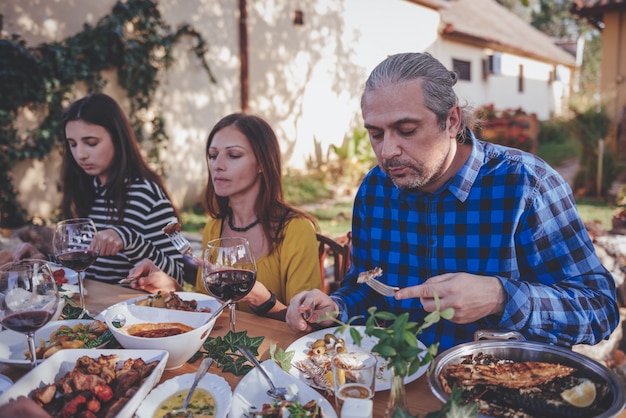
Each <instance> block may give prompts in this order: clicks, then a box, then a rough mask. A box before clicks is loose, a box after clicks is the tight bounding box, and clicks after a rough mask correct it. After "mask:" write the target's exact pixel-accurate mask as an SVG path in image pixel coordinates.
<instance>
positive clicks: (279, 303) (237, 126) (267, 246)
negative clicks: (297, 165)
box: [129, 113, 321, 320]
mask: <svg viewBox="0 0 626 418" xmlns="http://www.w3.org/2000/svg"><path fill="white" fill-rule="evenodd" d="M206 155H207V164H208V168H209V180H208V182H207V186H206V190H205V197H204V204H205V207H206V209H207V212H208V214H209V215H210V216H211V219H210V220H209V221H208V222H207V224H206V226H205V228H204V231H203V234H202V243H203V248H204V247H205V246H206V243H207V242H208V241H209V240H212V239H215V238H220V237H244V238H247V239H248V241H249V242H250V246H251V248H252V252H253V254H254V257H255V259H256V262H257V282H256V284H255V286H254V288H253V289H252V291H251V292H250V293H249V294H248V295H247V296H246V297H245V298H243V299H242V300H241V302H240V303H239V304H238V306H239V308H240V309H246V310H248V309H249V310H251V311H252V312H255V313H257V314H259V315H264V316H268V317H272V318H276V319H283V320H284V318H285V313H286V311H287V305H288V304H289V300H290V299H291V297H293V296H294V295H296V294H297V293H299V292H301V291H303V290H308V289H320V288H321V275H320V266H319V258H318V250H317V238H316V235H315V233H316V229H317V223H316V221H315V219H314V218H313V217H312V216H311V215H309V214H307V213H305V212H303V211H301V210H299V209H297V208H295V207H293V206H292V205H290V204H288V203H287V202H285V200H284V197H283V191H282V182H281V175H282V173H281V158H280V148H279V145H278V140H277V139H276V135H275V134H274V131H273V130H272V128H271V127H270V126H269V124H268V123H267V122H265V121H264V120H263V119H261V118H259V117H257V116H253V115H246V114H242V113H234V114H231V115H228V116H226V117H224V118H222V119H221V120H220V121H219V122H218V123H217V124H216V125H215V126H214V127H213V129H212V130H211V133H210V134H209V138H208V141H207V148H206ZM129 278H131V279H134V281H133V282H132V283H131V286H132V287H134V288H137V289H144V290H147V291H149V292H153V293H156V292H157V291H158V290H169V291H172V290H181V288H180V286H179V285H178V284H177V283H176V282H175V281H174V280H173V279H171V278H170V277H169V276H167V275H166V274H165V273H163V272H162V271H160V270H158V269H157V268H156V267H154V265H153V264H152V263H151V262H150V261H149V260H144V261H142V262H141V263H139V264H138V265H137V266H136V267H135V268H134V269H133V270H131V271H130V274H129ZM196 289H197V290H198V291H201V292H204V293H206V290H205V287H204V284H203V282H202V272H201V271H199V272H198V276H197V279H196Z"/></svg>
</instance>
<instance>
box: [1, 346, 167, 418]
mask: <svg viewBox="0 0 626 418" xmlns="http://www.w3.org/2000/svg"><path fill="white" fill-rule="evenodd" d="M112 354H117V356H118V358H119V361H118V368H120V367H121V366H122V363H123V362H124V361H125V360H128V359H138V358H141V359H143V360H144V361H145V362H146V363H149V362H151V361H158V362H159V363H158V365H157V367H156V368H155V369H154V370H152V373H150V375H149V376H148V377H147V378H146V380H144V382H143V384H142V385H141V386H140V387H139V389H137V392H135V394H134V395H133V397H132V398H130V399H129V400H128V402H127V403H126V405H124V407H123V408H122V409H121V410H120V411H119V413H118V414H117V415H116V418H130V417H132V415H133V413H134V412H135V410H136V409H137V408H138V407H139V405H140V404H141V401H142V400H143V399H144V398H145V397H146V395H148V392H150V390H151V389H152V388H153V387H154V386H155V385H156V384H157V383H158V382H159V380H160V379H161V375H162V374H163V370H164V369H165V363H166V362H167V357H168V353H167V351H162V350H83V349H76V350H74V349H70V350H61V351H59V352H57V353H56V354H54V355H53V356H51V357H50V358H48V359H46V360H45V361H44V362H43V363H41V364H40V365H39V366H37V367H36V368H35V369H33V370H31V371H30V372H28V373H27V374H26V375H24V377H22V378H21V379H20V380H18V381H17V382H15V384H14V385H13V386H12V387H11V388H10V389H9V390H7V391H6V392H4V393H3V394H2V395H0V405H3V404H5V403H7V402H9V400H11V399H16V398H17V397H18V396H28V395H29V394H30V393H31V392H32V391H33V390H34V389H37V388H40V387H43V386H45V385H49V384H51V383H53V382H57V381H58V380H59V379H60V378H61V377H63V376H65V374H66V373H67V372H69V371H71V370H72V369H73V368H74V366H75V364H76V360H78V359H79V358H80V357H82V356H89V357H91V358H95V359H97V358H98V357H100V355H112Z"/></svg>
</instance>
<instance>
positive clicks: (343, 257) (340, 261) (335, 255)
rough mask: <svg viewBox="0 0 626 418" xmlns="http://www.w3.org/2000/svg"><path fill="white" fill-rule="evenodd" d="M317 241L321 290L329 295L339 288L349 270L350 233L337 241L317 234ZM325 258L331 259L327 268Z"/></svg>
mask: <svg viewBox="0 0 626 418" xmlns="http://www.w3.org/2000/svg"><path fill="white" fill-rule="evenodd" d="M317 241H318V242H319V258H320V270H321V273H322V277H321V279H322V290H323V291H324V292H325V293H326V294H329V293H332V292H333V291H334V290H336V289H337V288H338V287H339V284H340V283H341V280H343V278H344V276H345V275H346V273H347V272H348V269H349V268H350V245H351V243H352V232H348V233H347V234H346V235H345V236H341V237H339V238H337V239H332V238H330V237H327V236H325V235H322V234H317ZM327 257H331V258H332V264H331V265H329V266H328V267H327V266H326V260H327ZM331 274H332V276H331Z"/></svg>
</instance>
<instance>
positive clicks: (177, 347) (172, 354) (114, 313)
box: [104, 305, 215, 370]
mask: <svg viewBox="0 0 626 418" xmlns="http://www.w3.org/2000/svg"><path fill="white" fill-rule="evenodd" d="M210 316H211V314H210V313H204V312H185V311H177V310H172V309H162V308H150V307H147V306H137V305H116V306H112V307H111V308H110V309H108V310H107V312H106V314H105V316H104V322H105V323H106V324H107V326H108V327H109V329H110V330H111V332H112V333H113V335H114V336H115V339H116V340H117V341H118V342H119V343H120V344H121V345H122V347H124V348H128V349H135V350H137V349H153V350H165V351H167V352H168V353H169V359H168V360H167V364H166V366H165V368H166V369H167V370H170V369H176V368H178V367H180V366H182V365H183V364H185V362H186V361H187V360H189V359H190V358H191V356H193V355H194V354H195V353H196V351H198V349H200V347H201V346H202V343H203V342H204V340H206V338H207V337H208V336H209V333H210V332H211V330H212V329H213V325H215V319H213V320H212V321H211V322H206V321H207V319H209V317H210ZM120 319H122V320H123V319H125V321H124V320H123V321H122V322H124V323H123V325H124V326H123V327H119V323H118V321H119V320H120ZM164 322H170V323H171V322H175V323H181V324H184V325H188V326H190V327H191V328H193V330H191V331H189V332H185V333H182V334H178V335H172V336H170V337H160V338H144V337H136V336H133V335H130V334H128V333H127V332H126V330H127V329H128V327H130V326H131V325H133V324H159V323H164ZM116 325H117V326H116Z"/></svg>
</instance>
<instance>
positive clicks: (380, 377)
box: [285, 325, 428, 392]
mask: <svg viewBox="0 0 626 418" xmlns="http://www.w3.org/2000/svg"><path fill="white" fill-rule="evenodd" d="M338 328H339V327H332V328H324V329H320V330H318V331H315V332H312V333H310V334H307V335H305V336H303V337H300V338H298V339H297V340H296V341H294V342H293V343H291V345H290V346H289V347H287V349H286V350H285V351H295V354H294V355H293V360H292V361H291V362H292V363H295V362H297V361H299V360H305V359H306V358H307V357H308V356H307V353H308V352H309V347H310V346H311V344H313V343H314V342H315V340H318V339H324V335H326V334H333V335H335V336H337V337H341V338H343V339H344V340H345V342H346V348H347V349H348V350H364V351H370V350H371V349H372V347H374V345H376V342H377V339H376V338H374V337H368V336H366V335H365V326H362V325H353V326H352V328H355V329H357V330H359V332H360V333H361V335H363V340H362V341H361V346H360V347H359V346H357V345H356V344H355V343H354V341H353V340H352V337H351V336H350V333H349V332H348V331H347V330H346V332H345V333H344V334H340V333H337V334H336V333H335V330H337V329H338ZM418 345H419V347H420V348H421V349H422V350H424V353H426V350H427V348H426V346H425V345H424V344H423V343H422V342H421V341H418ZM376 361H377V365H376V367H377V368H378V372H377V376H376V392H378V391H381V390H389V389H391V376H390V375H389V370H388V369H387V366H386V361H385V360H384V359H382V358H380V357H378V355H377V356H376ZM427 369H428V366H427V365H426V366H422V367H420V368H419V369H417V371H416V372H415V373H413V374H412V375H410V376H407V377H405V378H404V382H405V383H410V382H412V381H414V380H415V379H417V378H418V377H420V376H421V375H423V374H424V373H426V370H427ZM289 372H290V373H291V374H292V375H293V376H295V377H297V378H299V379H301V380H302V381H304V382H306V383H307V384H310V381H309V379H308V378H307V377H306V376H305V375H304V374H302V373H301V372H300V371H299V370H298V369H296V368H295V367H292V368H291V370H290V371H289Z"/></svg>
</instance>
